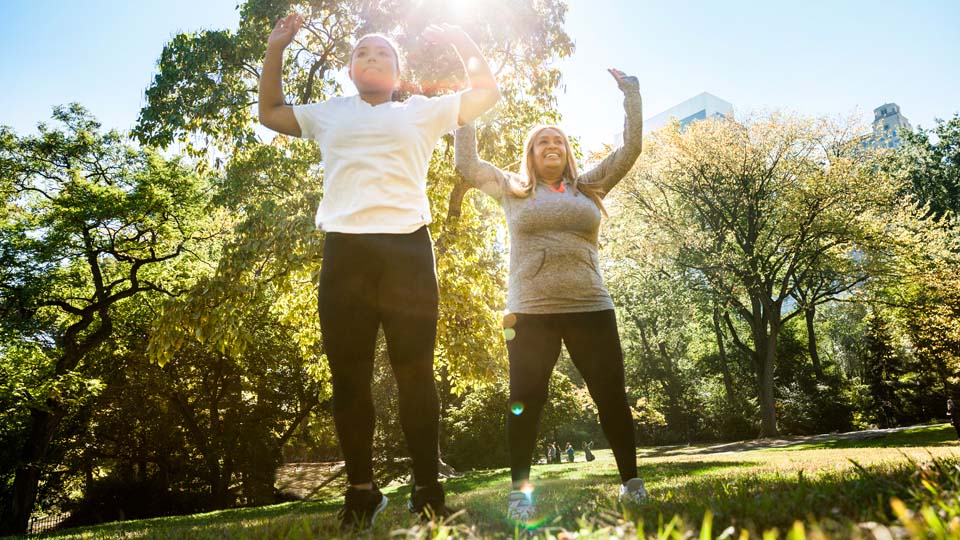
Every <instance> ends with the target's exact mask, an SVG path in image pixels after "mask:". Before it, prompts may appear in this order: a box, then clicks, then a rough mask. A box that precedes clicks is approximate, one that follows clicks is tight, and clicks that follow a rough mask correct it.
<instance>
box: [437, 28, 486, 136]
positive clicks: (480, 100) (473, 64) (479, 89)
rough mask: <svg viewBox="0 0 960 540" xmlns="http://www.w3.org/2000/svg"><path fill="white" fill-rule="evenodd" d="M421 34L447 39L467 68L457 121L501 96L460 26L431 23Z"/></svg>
mask: <svg viewBox="0 0 960 540" xmlns="http://www.w3.org/2000/svg"><path fill="white" fill-rule="evenodd" d="M423 37H424V38H425V39H427V40H428V41H433V42H435V43H449V44H451V45H453V48H454V49H456V51H457V54H458V55H460V61H461V62H463V68H464V70H466V72H467V79H468V81H469V83H470V89H469V90H467V91H466V92H464V93H463V96H461V98H460V117H459V122H460V125H461V126H462V125H465V124H469V123H470V122H473V121H474V120H475V119H476V118H477V117H479V116H480V115H481V114H483V113H485V112H487V111H488V110H490V108H491V107H493V106H494V105H496V103H497V101H498V100H499V99H500V88H498V87H497V81H496V79H494V77H493V72H492V71H490V65H489V64H487V61H486V59H485V58H484V57H483V54H481V53H480V48H479V47H477V44H476V43H474V42H473V40H472V39H470V36H468V35H467V33H466V32H464V31H463V29H461V28H460V27H459V26H454V25H451V24H446V23H444V24H442V25H430V26H428V27H427V29H426V30H424V32H423Z"/></svg>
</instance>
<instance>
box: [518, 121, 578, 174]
mask: <svg viewBox="0 0 960 540" xmlns="http://www.w3.org/2000/svg"><path fill="white" fill-rule="evenodd" d="M569 147H570V143H569V142H568V141H567V136H566V135H564V134H563V133H562V132H561V131H560V130H558V129H556V128H552V127H547V128H543V129H541V130H540V131H539V132H537V133H536V134H535V135H534V136H533V137H532V138H531V139H530V143H529V145H528V148H527V152H528V154H527V156H528V159H529V160H530V162H531V163H533V170H534V172H536V174H537V178H540V179H542V180H545V181H548V182H551V181H554V180H557V179H559V178H560V177H561V176H562V175H563V171H564V169H566V167H567V156H568V155H569V152H570V150H569Z"/></svg>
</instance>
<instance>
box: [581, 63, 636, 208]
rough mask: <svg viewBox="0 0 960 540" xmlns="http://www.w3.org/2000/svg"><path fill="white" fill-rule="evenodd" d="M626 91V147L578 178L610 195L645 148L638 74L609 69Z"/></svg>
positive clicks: (624, 137) (614, 152)
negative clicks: (635, 75) (629, 74)
mask: <svg viewBox="0 0 960 540" xmlns="http://www.w3.org/2000/svg"><path fill="white" fill-rule="evenodd" d="M608 71H609V72H610V74H611V75H613V78H614V79H616V81H617V85H618V86H619V87H620V90H621V91H622V92H623V109H624V112H625V114H626V118H625V119H624V122H623V146H621V147H620V148H617V149H616V150H614V151H613V152H611V153H610V155H609V156H607V157H606V158H605V159H604V160H603V161H601V162H600V164H599V165H597V166H596V167H594V168H593V169H591V170H589V171H587V172H585V173H583V174H581V175H580V178H579V179H578V180H577V181H578V182H580V183H584V184H593V185H597V186H599V187H600V189H601V192H602V193H603V194H607V193H609V192H610V190H611V189H613V187H614V186H616V185H617V183H618V182H620V180H622V179H623V177H624V176H626V175H627V173H628V172H630V169H631V168H632V167H633V164H634V162H636V161H637V157H638V156H639V155H640V151H641V150H642V149H643V103H642V101H641V99H640V83H639V82H638V81H637V78H636V77H632V76H628V75H626V74H624V73H623V72H622V71H619V70H616V69H611V70H608Z"/></svg>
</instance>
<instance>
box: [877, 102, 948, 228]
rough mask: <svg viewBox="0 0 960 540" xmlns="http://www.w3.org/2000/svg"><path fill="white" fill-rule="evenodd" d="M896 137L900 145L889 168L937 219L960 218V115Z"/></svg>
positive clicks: (901, 133) (900, 133)
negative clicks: (928, 127)
mask: <svg viewBox="0 0 960 540" xmlns="http://www.w3.org/2000/svg"><path fill="white" fill-rule="evenodd" d="M897 135H898V136H899V137H900V138H901V139H902V141H903V143H902V144H901V146H900V148H899V149H898V150H897V152H896V154H895V156H894V157H893V159H892V160H891V161H892V163H891V164H890V167H891V168H892V169H893V170H894V171H895V172H896V173H898V174H901V175H903V176H905V177H906V179H907V181H908V182H909V184H908V185H909V191H910V193H911V195H913V197H914V198H915V199H916V201H917V202H918V203H919V204H921V205H924V206H926V207H927V208H929V212H930V214H932V215H933V216H934V217H936V218H940V217H943V216H946V215H950V216H953V217H955V216H957V215H960V114H956V115H954V117H953V118H951V119H950V120H946V121H944V120H937V125H936V127H935V128H934V129H932V130H924V129H918V130H917V131H898V132H897Z"/></svg>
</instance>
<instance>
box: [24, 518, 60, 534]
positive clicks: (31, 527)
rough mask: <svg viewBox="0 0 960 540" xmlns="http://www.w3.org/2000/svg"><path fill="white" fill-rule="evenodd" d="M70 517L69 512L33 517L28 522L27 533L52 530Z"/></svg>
mask: <svg viewBox="0 0 960 540" xmlns="http://www.w3.org/2000/svg"><path fill="white" fill-rule="evenodd" d="M68 517H70V514H69V513H66V514H54V515H51V516H42V517H32V518H30V522H29V523H28V524H27V534H40V533H42V532H47V531H49V530H52V529H54V528H56V526H57V525H60V524H61V523H63V522H64V521H65V520H66V519H67V518H68Z"/></svg>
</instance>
